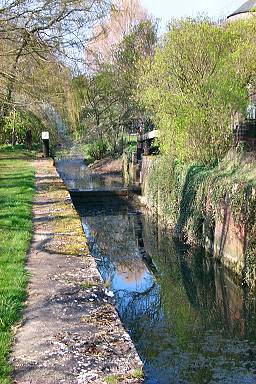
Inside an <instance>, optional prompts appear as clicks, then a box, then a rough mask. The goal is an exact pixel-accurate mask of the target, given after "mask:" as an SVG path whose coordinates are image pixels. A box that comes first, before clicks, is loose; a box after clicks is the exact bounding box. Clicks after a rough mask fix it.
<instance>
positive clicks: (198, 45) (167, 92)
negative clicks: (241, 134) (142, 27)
mask: <svg viewBox="0 0 256 384" xmlns="http://www.w3.org/2000/svg"><path fill="white" fill-rule="evenodd" d="M254 30H255V22H254V23H251V24H250V23H249V24H246V25H245V23H241V24H240V23H238V24H237V23H230V24H227V25H223V26H220V25H216V24H212V23H211V22H210V21H209V20H207V19H201V18H198V19H185V20H178V21H173V22H172V23H171V24H170V28H169V32H168V33H167V34H166V35H165V36H164V38H163V40H162V43H161V45H160V46H159V47H158V49H157V51H156V54H155V57H154V62H153V65H152V66H151V67H150V66H149V71H148V73H146V74H145V75H144V76H142V78H141V88H140V95H141V98H142V102H143V104H144V105H145V106H146V108H147V109H148V110H149V111H150V112H151V113H152V117H153V120H154V121H155V123H156V126H157V127H158V128H159V129H160V130H161V147H162V151H163V153H165V154H168V155H171V156H172V157H176V158H178V159H180V160H182V161H183V160H185V161H199V162H207V163H209V162H210V163H211V162H212V161H214V160H215V159H216V158H217V159H220V158H221V157H222V156H223V155H224V154H225V153H226V151H227V149H229V147H230V144H231V129H230V125H231V116H232V115H235V114H236V113H241V114H244V113H245V110H246V105H247V103H248V92H247V89H246V85H247V84H248V82H249V80H250V78H252V77H253V76H254V74H255V59H254V60H253V57H254V58H255V48H253V46H255V42H253V41H252V40H253V39H254V38H252V36H255V33H254Z"/></svg>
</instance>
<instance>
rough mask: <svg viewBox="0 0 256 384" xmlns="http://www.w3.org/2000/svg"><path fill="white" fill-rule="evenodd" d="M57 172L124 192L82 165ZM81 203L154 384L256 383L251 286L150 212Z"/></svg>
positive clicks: (62, 166)
mask: <svg viewBox="0 0 256 384" xmlns="http://www.w3.org/2000/svg"><path fill="white" fill-rule="evenodd" d="M57 167H58V170H59V172H60V175H61V176H62V177H63V179H64V181H65V183H66V185H67V188H69V189H77V190H79V188H80V189H81V190H83V193H84V191H85V190H86V189H87V188H88V186H89V187H90V190H98V189H102V188H103V186H104V183H105V187H106V186H111V188H112V189H115V188H117V189H118V188H120V183H119V182H118V179H115V176H114V175H112V176H110V175H108V174H105V175H101V176H100V177H98V178H97V177H96V179H94V177H95V176H93V177H91V176H92V175H90V174H88V172H87V170H86V168H85V167H84V165H83V162H82V161H80V162H79V161H78V160H74V161H72V160H69V161H65V160H64V161H62V162H59V164H57ZM110 177H111V178H112V179H111V180H110V179H109V178H110ZM88 182H89V184H88ZM106 184H107V185H106ZM74 204H75V206H76V209H77V212H78V213H79V215H80V217H81V220H82V223H83V229H84V232H85V234H86V237H87V239H88V245H89V248H90V253H91V254H92V255H93V256H94V258H95V261H96V263H97V266H98V269H99V271H100V273H101V276H102V278H103V281H104V282H105V284H106V285H107V286H108V287H109V289H111V291H113V292H114V295H115V302H116V308H117V310H118V313H119V315H120V318H121V320H122V323H123V324H124V326H125V328H126V329H127V330H128V332H129V334H130V337H131V339H132V341H133V343H134V344H135V346H136V349H137V351H138V353H139V355H140V357H141V360H142V361H143V363H144V371H145V383H146V384H180V383H182V384H192V383H193V384H195V383H196V384H203V383H211V384H215V383H216V384H217V383H218V384H219V383H226V384H241V383H248V384H251V383H254V382H255V380H256V373H255V372H256V359H255V356H256V342H255V340H256V334H255V329H256V306H255V298H254V295H251V292H249V291H248V289H247V287H246V286H243V287H240V286H238V285H236V283H235V281H234V280H233V278H232V275H230V273H229V271H228V270H226V269H225V268H224V267H223V266H222V265H221V264H220V263H218V262H216V261H215V260H214V259H213V258H208V257H206V256H205V254H204V252H202V250H201V249H197V250H195V249H193V248H191V247H189V246H188V245H187V244H185V243H184V242H176V241H173V240H172V233H171V232H169V231H168V230H167V228H166V227H164V226H162V225H161V223H159V222H158V221H157V220H155V219H153V217H152V215H150V214H149V211H148V209H143V208H142V207H141V206H133V205H132V204H130V203H129V201H126V202H125V200H124V201H123V204H120V201H119V202H116V201H113V198H111V199H110V200H108V198H106V200H105V201H104V204H99V201H98V202H95V204H91V203H90V204H88V202H87V201H86V199H85V200H84V201H81V200H79V201H77V202H76V201H74Z"/></svg>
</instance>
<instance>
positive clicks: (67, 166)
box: [56, 159, 123, 191]
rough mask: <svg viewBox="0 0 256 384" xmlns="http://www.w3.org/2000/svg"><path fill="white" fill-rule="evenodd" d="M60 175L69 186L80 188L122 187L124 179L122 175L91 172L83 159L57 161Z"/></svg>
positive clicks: (103, 188) (89, 189)
mask: <svg viewBox="0 0 256 384" xmlns="http://www.w3.org/2000/svg"><path fill="white" fill-rule="evenodd" d="M56 165H57V169H58V172H59V174H60V177H61V178H62V179H63V180H65V184H66V185H67V188H68V189H69V190H70V189H78V190H81V191H83V190H87V191H92V190H109V189H121V188H122V186H123V180H122V177H121V176H120V175H115V176H114V177H113V175H112V174H102V175H98V174H94V173H92V172H90V170H89V168H88V167H87V166H86V165H85V163H84V161H83V160H82V159H72V160H68V159H66V160H65V159H62V160H58V161H56Z"/></svg>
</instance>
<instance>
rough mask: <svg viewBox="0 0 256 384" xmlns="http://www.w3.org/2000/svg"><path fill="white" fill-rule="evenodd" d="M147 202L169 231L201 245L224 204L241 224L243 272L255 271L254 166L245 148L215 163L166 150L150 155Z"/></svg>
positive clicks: (248, 276) (220, 218)
mask: <svg viewBox="0 0 256 384" xmlns="http://www.w3.org/2000/svg"><path fill="white" fill-rule="evenodd" d="M145 193H146V197H147V199H148V203H149V204H150V205H151V206H153V207H155V209H156V210H157V211H158V213H159V214H160V215H161V216H162V217H163V218H164V219H165V220H166V221H167V222H169V223H170V224H171V225H172V226H173V227H174V236H175V237H177V238H180V239H182V240H184V239H185V240H186V239H188V238H189V241H191V242H194V243H196V244H197V245H200V246H205V240H206V238H208V239H209V240H213V236H214V227H215V222H216V221H219V222H223V207H224V206H225V205H227V206H228V207H229V208H230V209H231V212H232V216H233V219H234V221H235V223H236V224H237V227H238V228H239V227H242V226H243V225H245V228H246V232H247V247H246V252H245V270H244V278H245V279H246V281H247V282H250V281H252V279H254V277H255V273H256V271H255V262H256V252H255V249H256V248H255V238H256V225H255V215H256V172H255V161H254V159H252V157H251V155H250V154H248V153H246V152H241V151H240V152H236V151H230V152H229V153H228V154H227V155H226V157H225V158H224V159H223V160H222V161H221V162H219V163H216V164H215V165H211V166H209V165H201V164H193V163H190V164H188V163H181V162H178V161H177V160H173V159H171V158H170V157H167V156H158V157H156V158H154V160H153V164H152V166H151V167H150V170H149V175H148V179H147V182H146V185H145Z"/></svg>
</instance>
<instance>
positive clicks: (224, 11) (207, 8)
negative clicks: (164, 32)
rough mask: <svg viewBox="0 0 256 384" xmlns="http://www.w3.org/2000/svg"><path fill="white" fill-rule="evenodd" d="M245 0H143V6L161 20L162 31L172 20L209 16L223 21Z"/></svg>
mask: <svg viewBox="0 0 256 384" xmlns="http://www.w3.org/2000/svg"><path fill="white" fill-rule="evenodd" d="M244 2H245V0H204V1H203V0H141V3H142V5H143V6H144V7H145V8H146V9H147V10H148V11H149V12H150V13H151V14H152V15H153V16H155V17H157V18H161V19H162V22H161V26H162V29H163V27H164V26H165V25H166V23H167V22H168V21H169V20H170V19H172V18H180V17H185V16H196V15H197V14H207V15H208V16H210V17H211V18H213V19H215V20H216V19H217V20H218V19H223V18H225V17H226V16H227V15H228V14H230V13H232V12H233V11H235V10H236V9H237V8H238V7H240V5H242V4H243V3H244Z"/></svg>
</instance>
